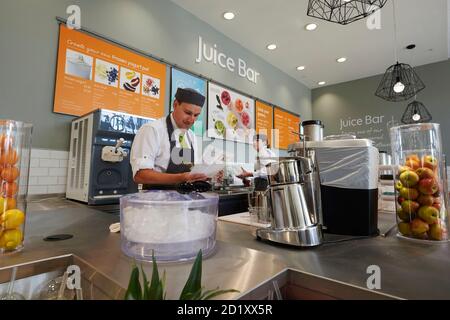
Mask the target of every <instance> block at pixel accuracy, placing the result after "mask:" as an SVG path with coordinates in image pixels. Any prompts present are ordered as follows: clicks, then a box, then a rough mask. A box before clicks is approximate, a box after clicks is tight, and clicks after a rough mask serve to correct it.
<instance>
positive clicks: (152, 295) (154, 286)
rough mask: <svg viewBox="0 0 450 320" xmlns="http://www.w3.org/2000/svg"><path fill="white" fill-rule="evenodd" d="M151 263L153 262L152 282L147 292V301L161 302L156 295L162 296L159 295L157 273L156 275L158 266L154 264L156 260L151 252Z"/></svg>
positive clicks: (159, 285) (159, 282)
mask: <svg viewBox="0 0 450 320" xmlns="http://www.w3.org/2000/svg"><path fill="white" fill-rule="evenodd" d="M152 262H153V270H152V280H151V284H150V288H149V289H148V290H149V295H148V299H149V300H158V299H159V300H161V299H160V298H159V297H158V295H161V297H162V294H161V293H160V291H161V281H160V280H159V273H158V265H157V264H156V259H155V253H154V252H152Z"/></svg>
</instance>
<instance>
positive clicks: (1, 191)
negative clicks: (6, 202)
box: [0, 182, 19, 198]
mask: <svg viewBox="0 0 450 320" xmlns="http://www.w3.org/2000/svg"><path fill="white" fill-rule="evenodd" d="M18 190H19V186H18V185H17V183H15V182H3V183H2V184H1V186H0V195H2V196H3V197H6V198H12V197H13V196H15V195H16V193H17V191H18Z"/></svg>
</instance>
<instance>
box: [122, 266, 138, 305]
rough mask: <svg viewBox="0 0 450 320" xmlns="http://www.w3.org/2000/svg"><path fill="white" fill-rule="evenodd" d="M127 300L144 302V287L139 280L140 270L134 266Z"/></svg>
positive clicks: (126, 296) (126, 295) (126, 294)
mask: <svg viewBox="0 0 450 320" xmlns="http://www.w3.org/2000/svg"><path fill="white" fill-rule="evenodd" d="M125 300H142V287H141V282H140V280H139V268H138V267H137V266H136V265H134V266H133V270H132V271H131V276H130V281H129V283H128V289H127V292H126V293H125Z"/></svg>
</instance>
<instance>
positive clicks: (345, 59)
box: [336, 57, 347, 63]
mask: <svg viewBox="0 0 450 320" xmlns="http://www.w3.org/2000/svg"><path fill="white" fill-rule="evenodd" d="M336 61H337V62H339V63H342V62H345V61H347V58H346V57H342V58H339V59H336Z"/></svg>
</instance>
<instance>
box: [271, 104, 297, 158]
mask: <svg viewBox="0 0 450 320" xmlns="http://www.w3.org/2000/svg"><path fill="white" fill-rule="evenodd" d="M300 122H301V119H300V117H299V116H297V115H294V114H292V113H290V112H287V111H285V110H283V109H281V108H275V111H274V129H275V134H274V140H275V148H277V149H282V150H287V149H288V146H289V145H290V144H292V143H295V142H299V141H300V138H299V136H298V132H299V130H300V129H299V126H300Z"/></svg>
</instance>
